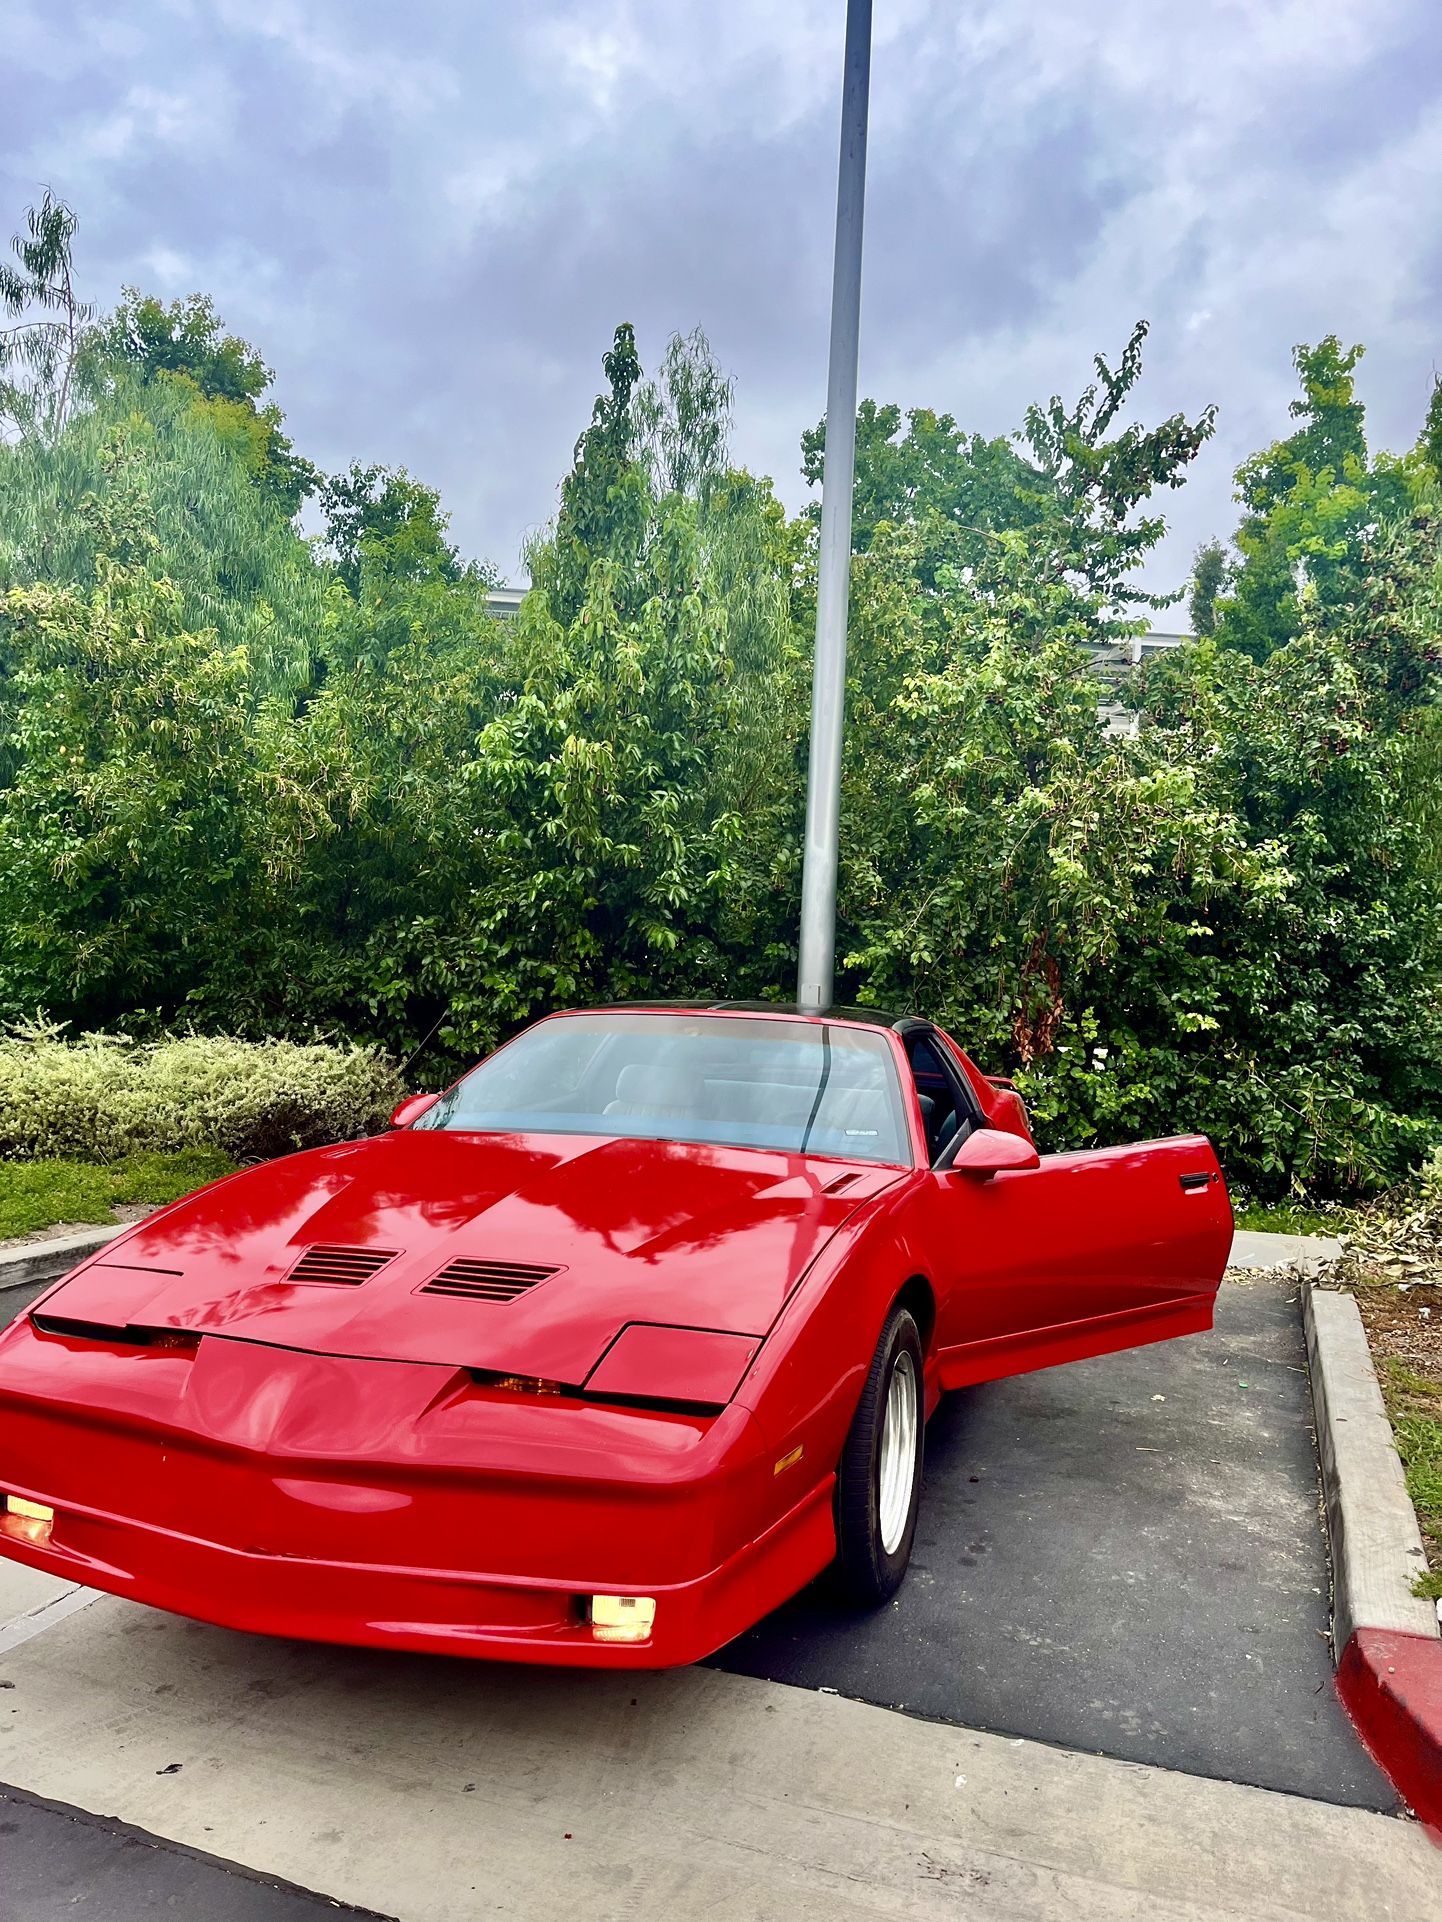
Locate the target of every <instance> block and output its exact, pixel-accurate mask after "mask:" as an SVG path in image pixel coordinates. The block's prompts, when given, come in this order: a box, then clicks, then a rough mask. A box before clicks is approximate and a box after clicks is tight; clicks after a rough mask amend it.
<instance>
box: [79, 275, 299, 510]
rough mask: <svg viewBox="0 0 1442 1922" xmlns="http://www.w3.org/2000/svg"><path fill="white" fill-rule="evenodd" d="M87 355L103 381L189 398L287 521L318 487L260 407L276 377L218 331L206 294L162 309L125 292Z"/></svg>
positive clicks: (274, 418)
mask: <svg viewBox="0 0 1442 1922" xmlns="http://www.w3.org/2000/svg"><path fill="white" fill-rule="evenodd" d="M89 351H90V353H91V355H92V357H93V360H94V362H95V366H96V370H97V375H98V378H100V379H101V380H102V381H103V380H104V379H105V378H106V377H107V375H109V374H111V373H112V371H114V372H119V373H121V374H124V375H128V376H129V377H130V379H131V381H132V382H139V383H141V384H145V383H149V382H172V383H174V384H175V385H176V386H177V387H178V388H179V389H180V390H181V391H182V392H184V393H185V394H187V395H188V396H190V397H191V399H192V402H193V405H194V408H195V411H196V412H197V413H198V414H199V415H200V416H201V417H202V418H204V419H205V420H207V421H208V422H209V423H210V425H211V426H212V427H213V428H214V429H215V432H216V433H217V435H218V436H219V437H220V439H221V440H223V441H224V442H225V443H226V444H227V445H228V446H230V447H231V448H232V449H233V450H234V451H235V453H236V454H237V455H238V456H239V458H240V460H241V462H242V464H243V465H244V467H245V468H246V470H247V472H248V473H249V474H250V475H251V478H252V479H253V481H254V482H255V485H256V486H257V487H258V488H259V489H260V491H261V493H262V494H263V495H264V496H265V497H266V499H267V500H269V501H270V502H271V503H272V504H273V506H275V507H276V508H277V509H278V510H279V512H281V513H282V514H284V515H285V516H286V518H287V519H289V518H290V516H291V515H293V514H295V513H296V512H298V510H299V508H300V505H301V502H302V501H303V500H305V498H306V497H307V495H309V494H312V493H314V491H315V489H316V487H317V486H318V485H319V481H320V476H319V475H318V474H317V472H316V470H315V468H314V467H312V466H311V464H310V462H309V461H307V460H302V459H301V457H300V456H299V455H298V454H297V453H296V452H295V449H294V447H293V446H292V445H291V442H290V440H289V439H288V437H287V436H286V435H285V434H284V433H283V432H282V427H283V425H284V420H285V416H284V415H283V414H282V413H281V411H280V409H279V407H277V406H276V405H275V403H274V402H273V401H269V402H265V403H264V404H262V400H263V396H264V395H265V393H266V391H267V390H268V389H269V387H270V385H271V383H272V382H273V380H274V379H275V375H274V374H273V372H272V371H271V369H270V368H269V367H267V366H266V364H265V361H264V360H263V359H262V358H261V356H260V354H259V353H258V352H257V350H256V349H255V348H254V347H252V346H251V345H250V344H249V342H247V341H244V340H241V339H240V338H239V337H238V336H237V335H235V334H227V333H226V332H225V331H224V322H223V321H222V320H221V318H220V316H219V315H218V314H217V313H216V311H215V308H214V306H213V304H212V303H211V301H210V300H209V299H208V298H207V297H206V296H205V295H204V294H191V295H190V296H189V297H188V298H187V299H185V300H174V301H171V302H170V304H169V305H168V306H167V305H166V304H165V303H164V302H163V301H159V300H157V299H155V298H154V296H152V295H142V294H141V293H140V291H139V289H138V288H135V287H127V288H125V289H124V291H123V293H122V296H121V300H120V304H119V306H118V307H117V308H116V309H115V311H114V313H113V314H111V315H110V316H109V317H108V318H107V320H106V321H105V322H104V324H103V325H102V326H101V327H100V328H99V329H98V330H97V331H96V333H95V335H94V338H93V340H92V342H91V344H90V349H89Z"/></svg>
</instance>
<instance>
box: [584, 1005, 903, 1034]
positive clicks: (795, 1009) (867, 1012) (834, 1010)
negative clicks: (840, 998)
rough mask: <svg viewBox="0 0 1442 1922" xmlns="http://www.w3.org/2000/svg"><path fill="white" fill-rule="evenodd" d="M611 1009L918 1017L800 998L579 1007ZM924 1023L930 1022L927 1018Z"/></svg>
mask: <svg viewBox="0 0 1442 1922" xmlns="http://www.w3.org/2000/svg"><path fill="white" fill-rule="evenodd" d="M612 1009H617V1010H620V1011H623V1012H625V1011H631V1012H636V1013H644V1012H645V1011H646V1010H647V1009H653V1010H655V1011H656V1012H658V1013H666V1014H670V1013H676V1014H794V1015H797V1016H799V1017H800V1018H801V1019H803V1020H808V1021H824V1020H828V1019H829V1020H833V1021H855V1022H858V1023H860V1024H861V1025H862V1026H864V1027H868V1028H901V1027H904V1026H906V1025H908V1024H911V1023H914V1022H916V1020H917V1018H918V1017H917V1016H915V1015H906V1014H897V1013H895V1012H894V1011H890V1010H888V1009H885V1008H847V1007H830V1008H823V1009H821V1010H820V1011H819V1012H818V1010H817V1009H815V1008H803V1007H802V1006H801V1004H800V1002H799V1001H700V1000H696V1001H608V1002H605V1003H604V1004H603V1005H602V1006H601V1007H597V1008H578V1009H576V1010H575V1012H576V1013H578V1014H603V1013H606V1012H609V1011H610V1010H612ZM922 1025H923V1026H925V1027H930V1026H931V1023H930V1022H929V1021H928V1022H924V1023H923V1024H922Z"/></svg>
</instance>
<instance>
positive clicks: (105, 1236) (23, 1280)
mask: <svg viewBox="0 0 1442 1922" xmlns="http://www.w3.org/2000/svg"><path fill="white" fill-rule="evenodd" d="M125 1226H126V1224H125V1223H124V1222H122V1223H121V1224H120V1226H119V1227H116V1228H81V1229H78V1230H77V1231H76V1232H75V1233H74V1234H71V1235H55V1236H52V1238H51V1239H50V1240H49V1241H27V1242H25V1243H24V1244H23V1246H21V1247H19V1248H5V1249H0V1314H3V1312H4V1305H5V1297H6V1295H7V1294H8V1293H9V1292H10V1291H11V1290H13V1289H21V1288H36V1287H38V1286H40V1285H41V1284H42V1283H44V1282H47V1281H58V1280H59V1279H60V1277H61V1276H62V1275H63V1274H66V1273H67V1272H68V1271H69V1270H70V1269H71V1268H74V1267H75V1266H76V1265H77V1263H79V1262H82V1261H84V1259H85V1257H86V1256H87V1255H93V1254H94V1253H95V1251H96V1249H97V1248H103V1247H104V1246H105V1244H106V1242H107V1241H113V1240H114V1239H115V1237H116V1236H117V1235H118V1234H120V1233H122V1232H123V1230H124V1228H125Z"/></svg>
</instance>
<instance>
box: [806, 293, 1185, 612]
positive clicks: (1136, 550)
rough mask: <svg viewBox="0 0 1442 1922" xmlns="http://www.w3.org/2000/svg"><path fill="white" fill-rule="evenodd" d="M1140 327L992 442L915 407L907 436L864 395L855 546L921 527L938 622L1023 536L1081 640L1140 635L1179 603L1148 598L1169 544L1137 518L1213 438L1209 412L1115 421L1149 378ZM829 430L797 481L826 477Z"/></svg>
mask: <svg viewBox="0 0 1442 1922" xmlns="http://www.w3.org/2000/svg"><path fill="white" fill-rule="evenodd" d="M1146 333H1147V328H1146V323H1145V322H1138V324H1137V326H1136V327H1135V328H1134V329H1133V331H1132V334H1131V337H1130V339H1129V340H1128V342H1127V345H1126V347H1125V349H1124V350H1123V353H1122V357H1121V360H1120V361H1119V363H1118V364H1117V366H1116V368H1115V369H1113V368H1112V366H1111V365H1110V363H1109V362H1108V361H1107V360H1106V359H1105V358H1104V357H1103V356H1101V355H1098V356H1097V357H1096V360H1095V363H1094V365H1095V367H1096V373H1097V379H1096V380H1095V381H1094V382H1092V384H1091V385H1089V386H1088V387H1087V388H1086V389H1085V390H1084V391H1083V393H1082V394H1081V395H1080V396H1079V397H1078V399H1077V400H1076V401H1075V402H1073V403H1072V404H1070V405H1067V404H1066V403H1064V402H1063V401H1062V400H1061V399H1060V397H1059V396H1055V395H1054V396H1053V397H1052V399H1051V400H1050V401H1049V402H1048V403H1047V404H1046V406H1045V407H1031V408H1029V409H1028V410H1027V415H1026V424H1025V428H1024V429H1023V431H1022V432H1021V433H1019V434H1017V435H1014V436H1013V437H1012V438H1011V439H1009V440H1008V439H1005V438H1001V439H996V440H986V439H984V438H983V437H982V436H980V435H974V434H971V435H969V434H967V433H965V432H964V431H963V430H961V429H960V428H958V426H957V424H956V421H955V420H954V418H953V417H952V416H951V415H950V414H936V413H934V412H933V411H931V410H930V409H927V408H916V409H913V410H912V411H911V412H910V413H909V414H908V415H907V417H906V427H905V430H904V432H903V431H902V423H901V412H900V409H899V408H897V407H894V406H884V407H883V406H878V405H877V404H876V403H875V402H874V401H869V400H868V401H863V402H862V404H861V407H860V409H859V410H858V414H857V471H856V492H855V505H854V517H855V528H856V533H855V546H856V548H857V550H858V551H859V552H861V553H866V552H868V551H869V550H870V548H871V547H872V545H873V543H874V542H875V541H876V539H877V538H878V534H879V533H880V531H881V530H882V529H886V528H892V527H906V528H909V529H911V530H913V531H914V534H915V541H914V550H913V551H914V560H913V567H914V572H915V577H916V581H917V584H918V588H919V590H920V591H921V592H922V594H923V595H924V597H926V599H927V600H928V601H929V602H930V603H932V606H933V612H934V614H935V616H936V618H937V619H938V620H940V619H941V618H942V617H943V613H944V607H945V602H946V598H947V595H948V593H949V591H950V588H951V584H952V583H954V582H958V581H960V582H962V583H963V584H964V583H965V582H966V581H968V580H969V579H972V578H977V577H979V578H981V579H982V580H983V581H992V580H994V581H995V582H996V584H997V586H998V588H999V589H1000V590H1001V591H1004V587H1005V582H1006V580H1007V578H1008V576H1009V572H1010V568H1011V559H1010V552H1011V550H1010V546H1009V543H1008V540H1007V538H1006V537H1007V536H1009V535H1012V534H1025V535H1026V537H1027V541H1028V544H1029V546H1030V547H1031V549H1032V550H1033V552H1034V553H1035V554H1036V555H1037V556H1038V557H1039V565H1040V566H1041V568H1042V569H1043V571H1044V572H1045V573H1046V574H1047V575H1048V576H1049V578H1051V579H1052V580H1054V581H1056V582H1057V583H1067V582H1073V583H1075V584H1076V587H1077V592H1076V594H1075V596H1074V598H1073V600H1072V601H1071V602H1070V603H1068V604H1067V613H1066V616H1065V618H1067V619H1068V620H1069V621H1071V623H1072V625H1073V626H1074V628H1075V630H1076V632H1077V636H1078V638H1083V637H1088V638H1098V639H1104V638H1108V637H1111V636H1117V635H1122V634H1127V633H1136V632H1140V631H1141V630H1142V629H1143V628H1144V626H1145V624H1146V623H1145V620H1144V619H1138V617H1137V610H1138V609H1141V608H1147V609H1152V608H1156V607H1162V606H1167V605H1169V604H1170V602H1171V601H1172V600H1174V599H1175V598H1176V597H1175V596H1167V595H1155V594H1149V593H1144V592H1143V591H1141V590H1140V589H1139V588H1137V587H1136V586H1135V585H1134V582H1133V580H1132V576H1133V574H1134V572H1135V570H1136V568H1137V567H1138V566H1139V565H1140V564H1141V562H1142V561H1143V560H1144V559H1145V557H1146V555H1147V554H1148V553H1149V552H1150V551H1151V549H1152V548H1153V547H1155V545H1156V543H1157V542H1158V541H1159V540H1160V539H1161V537H1162V533H1163V531H1164V522H1163V520H1162V519H1161V517H1160V516H1159V515H1157V514H1155V513H1151V514H1147V513H1141V512H1140V510H1141V508H1142V507H1143V504H1144V503H1145V502H1146V501H1147V500H1148V499H1149V498H1150V497H1151V495H1152V494H1154V493H1155V491H1156V490H1157V489H1158V488H1161V487H1167V488H1172V487H1178V486H1180V485H1181V484H1182V482H1183V480H1184V479H1185V477H1186V469H1187V467H1188V466H1189V464H1190V463H1191V461H1192V460H1194V459H1195V458H1196V455H1197V454H1198V453H1199V452H1200V450H1201V448H1202V446H1203V445H1204V444H1205V442H1206V440H1207V438H1208V437H1209V436H1210V434H1211V433H1212V431H1213V426H1214V416H1215V410H1214V409H1212V408H1207V409H1206V410H1204V412H1203V413H1202V414H1201V415H1199V416H1198V418H1197V419H1196V420H1195V421H1189V420H1187V419H1186V417H1185V416H1184V415H1181V414H1174V415H1172V416H1171V417H1170V418H1169V419H1167V420H1164V421H1163V422H1161V424H1160V425H1159V426H1157V427H1155V428H1144V427H1142V426H1140V425H1137V424H1132V425H1130V426H1127V427H1125V428H1122V429H1120V431H1113V430H1114V429H1115V428H1116V423H1117V417H1118V415H1119V413H1120V412H1121V411H1122V409H1123V408H1124V406H1125V405H1126V404H1127V403H1128V401H1129V399H1130V397H1131V395H1132V391H1133V389H1134V388H1135V386H1136V384H1137V382H1138V380H1139V379H1140V377H1141V371H1142V343H1143V342H1144V340H1145V338H1146ZM824 455H825V423H824V422H822V423H821V425H820V426H818V427H816V428H814V429H812V430H811V431H810V432H809V433H807V434H805V435H803V437H802V474H803V476H804V478H805V479H806V480H808V481H809V482H811V483H812V484H815V483H817V482H819V480H820V478H821V472H822V463H823V460H824Z"/></svg>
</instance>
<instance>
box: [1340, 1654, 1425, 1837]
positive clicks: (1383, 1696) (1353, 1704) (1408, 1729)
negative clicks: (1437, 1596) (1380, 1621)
mask: <svg viewBox="0 0 1442 1922" xmlns="http://www.w3.org/2000/svg"><path fill="white" fill-rule="evenodd" d="M1337 1692H1338V1693H1339V1694H1340V1696H1341V1697H1342V1705H1343V1707H1344V1708H1345V1709H1346V1711H1347V1713H1348V1714H1349V1715H1350V1716H1351V1718H1352V1721H1353V1724H1354V1725H1355V1727H1356V1730H1357V1733H1358V1734H1359V1735H1360V1736H1361V1738H1362V1740H1363V1741H1364V1742H1365V1743H1366V1745H1367V1747H1368V1749H1369V1750H1370V1751H1371V1755H1372V1759H1373V1760H1374V1761H1375V1762H1376V1763H1377V1766H1378V1767H1379V1768H1381V1769H1382V1770H1384V1771H1385V1773H1386V1774H1387V1776H1388V1777H1389V1778H1390V1780H1391V1782H1392V1785H1393V1787H1394V1788H1395V1789H1396V1790H1397V1792H1398V1794H1399V1795H1400V1796H1401V1797H1402V1799H1403V1800H1404V1801H1405V1802H1406V1803H1407V1804H1408V1806H1409V1807H1410V1808H1411V1809H1412V1810H1413V1811H1414V1812H1415V1814H1416V1815H1417V1816H1418V1818H1419V1819H1420V1820H1421V1821H1423V1822H1425V1823H1426V1825H1427V1830H1428V1833H1429V1834H1430V1835H1431V1837H1432V1840H1433V1841H1434V1842H1437V1843H1438V1844H1439V1845H1442V1641H1439V1640H1438V1639H1437V1638H1436V1637H1435V1636H1432V1635H1408V1634H1404V1633H1402V1632H1400V1631H1398V1630H1395V1629H1388V1628H1359V1629H1355V1630H1354V1631H1353V1634H1352V1639H1351V1641H1350V1642H1348V1644H1347V1646H1346V1648H1345V1649H1343V1651H1342V1659H1341V1661H1340V1662H1339V1663H1338V1664H1337Z"/></svg>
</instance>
